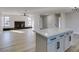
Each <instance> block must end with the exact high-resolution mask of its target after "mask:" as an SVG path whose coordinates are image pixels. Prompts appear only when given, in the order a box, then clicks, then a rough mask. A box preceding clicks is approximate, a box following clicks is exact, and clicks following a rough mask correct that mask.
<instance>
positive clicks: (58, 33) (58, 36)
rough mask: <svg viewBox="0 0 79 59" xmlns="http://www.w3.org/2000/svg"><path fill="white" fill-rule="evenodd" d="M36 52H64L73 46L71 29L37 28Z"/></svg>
mask: <svg viewBox="0 0 79 59" xmlns="http://www.w3.org/2000/svg"><path fill="white" fill-rule="evenodd" d="M35 32H36V52H64V51H65V50H67V49H68V48H69V47H70V46H71V41H72V40H71V37H72V36H71V35H72V33H73V31H72V30H70V29H58V28H53V29H52V28H50V29H44V30H36V31H35Z"/></svg>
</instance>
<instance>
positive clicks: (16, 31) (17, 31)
mask: <svg viewBox="0 0 79 59" xmlns="http://www.w3.org/2000/svg"><path fill="white" fill-rule="evenodd" d="M11 32H15V33H24V31H21V30H11Z"/></svg>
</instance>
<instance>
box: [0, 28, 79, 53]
mask: <svg viewBox="0 0 79 59" xmlns="http://www.w3.org/2000/svg"><path fill="white" fill-rule="evenodd" d="M35 41H36V40H35V33H34V32H33V31H32V29H23V30H12V31H4V32H2V33H0V52H35ZM67 52H79V35H74V36H73V41H72V46H71V48H69V49H68V50H67Z"/></svg>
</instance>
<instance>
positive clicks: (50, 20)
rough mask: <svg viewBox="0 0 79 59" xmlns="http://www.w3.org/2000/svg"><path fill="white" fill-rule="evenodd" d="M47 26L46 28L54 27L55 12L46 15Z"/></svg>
mask: <svg viewBox="0 0 79 59" xmlns="http://www.w3.org/2000/svg"><path fill="white" fill-rule="evenodd" d="M47 27H48V28H54V27H56V15H55V14H52V15H48V17H47Z"/></svg>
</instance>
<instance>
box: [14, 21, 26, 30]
mask: <svg viewBox="0 0 79 59" xmlns="http://www.w3.org/2000/svg"><path fill="white" fill-rule="evenodd" d="M22 28H25V21H15V29H22Z"/></svg>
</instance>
